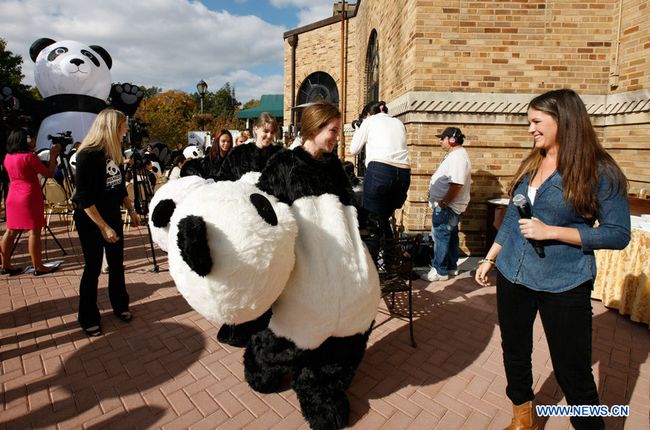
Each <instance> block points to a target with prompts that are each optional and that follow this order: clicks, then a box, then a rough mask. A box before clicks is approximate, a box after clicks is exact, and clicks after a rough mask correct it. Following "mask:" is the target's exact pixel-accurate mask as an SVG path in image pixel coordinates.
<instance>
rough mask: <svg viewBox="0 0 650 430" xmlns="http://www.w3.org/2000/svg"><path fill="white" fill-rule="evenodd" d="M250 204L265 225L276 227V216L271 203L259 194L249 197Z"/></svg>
mask: <svg viewBox="0 0 650 430" xmlns="http://www.w3.org/2000/svg"><path fill="white" fill-rule="evenodd" d="M250 199H251V203H252V204H253V206H255V209H257V213H258V214H260V216H261V217H262V219H263V220H264V221H266V222H267V223H269V224H271V225H273V226H276V225H278V216H277V215H276V214H275V211H274V210H273V206H271V202H270V201H269V200H268V199H267V198H266V197H264V196H263V195H261V194H257V193H254V194H251V196H250Z"/></svg>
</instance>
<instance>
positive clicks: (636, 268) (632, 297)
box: [591, 229, 650, 326]
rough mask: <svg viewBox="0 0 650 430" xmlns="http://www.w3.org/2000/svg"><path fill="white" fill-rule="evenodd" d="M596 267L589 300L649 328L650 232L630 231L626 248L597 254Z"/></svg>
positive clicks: (599, 251)
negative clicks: (592, 299) (612, 309)
mask: <svg viewBox="0 0 650 430" xmlns="http://www.w3.org/2000/svg"><path fill="white" fill-rule="evenodd" d="M596 266H597V267H598V276H596V281H595V283H594V290H593V292H592V294H591V297H592V298H594V299H598V300H601V301H602V302H603V304H604V305H605V306H607V307H610V308H615V309H618V311H619V312H620V313H621V314H623V315H630V319H632V321H637V322H642V323H645V324H648V325H649V326H650V232H647V231H642V230H639V229H632V234H631V238H630V243H629V245H628V246H627V247H626V248H625V249H623V250H621V251H614V250H609V249H607V250H605V249H602V250H598V251H596Z"/></svg>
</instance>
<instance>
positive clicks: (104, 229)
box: [72, 109, 140, 336]
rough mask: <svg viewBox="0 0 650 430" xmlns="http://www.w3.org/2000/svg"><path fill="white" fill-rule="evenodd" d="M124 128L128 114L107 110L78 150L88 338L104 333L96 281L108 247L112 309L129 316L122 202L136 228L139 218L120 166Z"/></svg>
mask: <svg viewBox="0 0 650 430" xmlns="http://www.w3.org/2000/svg"><path fill="white" fill-rule="evenodd" d="M126 130H127V121H126V117H125V116H124V114H123V113H122V112H120V111H117V110H114V109H105V110H103V111H101V112H100V113H99V114H98V115H97V118H96V119H95V121H94V122H93V124H92V126H91V127H90V130H89V132H88V134H87V135H86V137H85V138H84V140H83V142H82V144H81V146H80V147H79V150H78V151H77V169H76V174H75V183H76V184H77V187H76V189H75V193H74V195H73V196H72V200H73V202H74V203H75V205H76V209H75V212H74V220H75V223H76V226H77V231H78V232H79V241H80V242H81V248H82V250H83V255H84V263H85V264H84V271H83V275H82V276H81V282H80V285H79V314H78V320H79V324H80V325H81V328H82V329H83V330H84V331H85V332H86V334H87V335H88V336H99V335H101V334H102V330H101V326H100V325H99V324H100V319H101V316H100V313H99V309H98V307H97V284H98V281H99V274H100V271H101V265H102V254H103V252H104V250H105V251H106V260H107V261H108V295H109V298H110V301H111V306H112V308H113V313H114V314H115V315H116V316H117V317H118V318H119V319H121V320H122V321H125V322H128V321H130V320H131V313H130V312H129V295H128V293H127V292H126V285H125V280H124V269H123V262H124V239H123V238H122V215H121V210H120V207H121V205H124V207H126V208H127V209H128V210H129V213H130V215H131V220H132V222H133V225H136V226H137V225H138V224H139V222H140V218H139V216H138V214H137V213H136V212H135V210H134V208H133V204H132V202H131V199H129V197H128V195H127V192H126V188H125V185H124V174H123V172H122V171H121V170H120V168H119V167H118V166H121V165H122V147H121V146H122V145H121V142H122V138H123V137H124V135H125V134H126Z"/></svg>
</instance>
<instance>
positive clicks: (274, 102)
mask: <svg viewBox="0 0 650 430" xmlns="http://www.w3.org/2000/svg"><path fill="white" fill-rule="evenodd" d="M262 112H268V113H270V114H271V115H273V116H274V117H276V118H282V117H284V96H283V95H282V94H265V95H263V96H262V97H260V104H259V105H258V106H256V107H254V108H250V109H244V110H241V111H239V112H237V118H240V119H248V118H259V117H260V114H261V113H262Z"/></svg>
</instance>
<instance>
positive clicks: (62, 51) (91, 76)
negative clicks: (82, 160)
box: [29, 38, 113, 149]
mask: <svg viewBox="0 0 650 430" xmlns="http://www.w3.org/2000/svg"><path fill="white" fill-rule="evenodd" d="M29 53H30V57H31V59H32V60H33V61H34V81H35V82H36V87H37V88H38V90H39V92H40V93H41V95H42V96H43V98H44V102H45V106H46V107H45V110H46V117H45V119H43V122H42V123H41V126H40V128H39V130H38V136H37V139H36V149H42V148H47V147H49V146H50V145H51V142H50V140H49V139H48V136H58V134H59V133H63V132H67V131H71V132H72V136H71V137H72V141H73V142H76V141H82V140H83V138H84V137H85V136H86V134H87V133H88V130H89V129H90V126H91V125H92V123H93V121H94V120H95V117H96V116H97V114H98V113H99V112H100V111H101V110H102V109H105V108H106V107H107V103H106V100H107V99H108V96H109V94H110V92H111V72H110V69H111V66H112V62H113V60H112V58H111V56H110V55H109V54H108V52H106V50H105V49H104V48H102V47H101V46H97V45H86V44H83V43H80V42H77V41H74V40H62V41H60V42H55V41H54V40H52V39H46V38H43V39H38V40H37V41H35V42H34V43H33V44H32V46H31V47H30V49H29Z"/></svg>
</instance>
